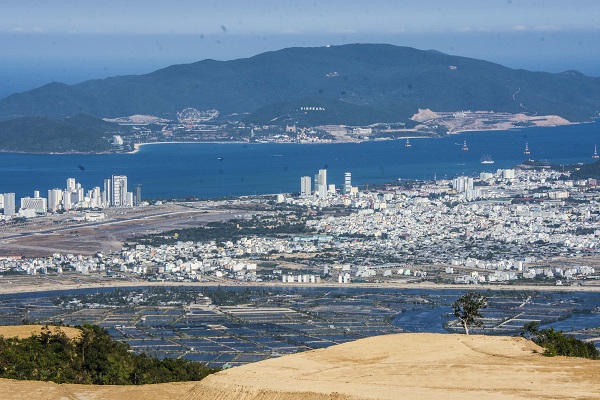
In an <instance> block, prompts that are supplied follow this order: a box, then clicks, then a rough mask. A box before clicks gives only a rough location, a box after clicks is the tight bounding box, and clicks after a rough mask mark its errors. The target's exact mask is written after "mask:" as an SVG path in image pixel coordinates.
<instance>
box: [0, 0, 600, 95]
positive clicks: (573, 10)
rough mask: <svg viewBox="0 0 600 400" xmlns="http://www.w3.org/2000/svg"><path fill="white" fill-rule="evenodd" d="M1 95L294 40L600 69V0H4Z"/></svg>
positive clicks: (226, 56) (538, 67) (230, 55)
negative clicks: (390, 46)
mask: <svg viewBox="0 0 600 400" xmlns="http://www.w3.org/2000/svg"><path fill="white" fill-rule="evenodd" d="M0 10H1V12H0V60H2V61H1V62H0V98H1V97H5V96H7V95H9V94H11V93H14V92H22V91H26V90H30V89H32V88H35V87H39V86H41V85H44V84H47V83H50V82H64V83H69V84H73V83H78V82H82V81H85V80H88V79H101V78H105V77H109V76H115V75H129V74H142V73H148V72H151V71H154V70H156V69H160V68H164V67H167V66H169V65H173V64H182V63H190V62H195V61H200V60H204V59H207V58H210V59H216V60H230V59H236V58H243V57H251V56H253V55H256V54H259V53H262V52H265V51H273V50H279V49H282V48H286V47H292V46H302V47H309V46H323V45H339V44H346V43H389V44H394V45H400V46H410V47H415V48H418V49H435V50H439V51H442V52H444V53H448V54H453V55H460V56H466V57H473V58H479V59H483V60H488V61H492V62H496V63H499V64H502V65H505V66H507V67H511V68H523V69H529V70H534V71H546V72H562V71H566V70H571V69H573V70H578V71H580V72H582V73H584V74H586V75H589V76H596V77H599V76H600V0H562V1H559V0H418V1H417V0H368V1H367V0H360V1H357V0H330V1H322V0H305V1H297V0H264V1H261V0H219V1H213V0H206V1H204V0H102V1H91V0H2V5H1V7H0Z"/></svg>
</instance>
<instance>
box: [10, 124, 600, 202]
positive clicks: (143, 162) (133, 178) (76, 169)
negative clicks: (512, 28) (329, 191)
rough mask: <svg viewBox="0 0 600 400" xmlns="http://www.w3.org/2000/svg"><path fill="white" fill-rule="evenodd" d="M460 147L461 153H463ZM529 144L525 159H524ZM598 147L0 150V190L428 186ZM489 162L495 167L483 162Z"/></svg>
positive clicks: (597, 127)
mask: <svg viewBox="0 0 600 400" xmlns="http://www.w3.org/2000/svg"><path fill="white" fill-rule="evenodd" d="M464 140H466V141H467V144H468V147H469V151H462V150H461V148H462V144H463V141H464ZM525 142H528V144H529V149H530V150H531V154H530V155H529V156H526V155H524V154H523V150H524V148H525ZM594 144H598V145H600V122H599V121H596V122H595V123H588V124H579V125H566V126H560V127H548V128H527V129H521V130H509V131H484V132H466V133H462V134H458V135H452V136H449V137H446V138H442V139H429V138H427V139H425V138H424V139H411V145H412V146H411V147H410V148H406V147H405V141H404V140H396V141H380V142H364V143H341V144H311V145H299V144H155V145H148V146H142V147H141V149H140V151H139V152H138V153H135V154H93V155H84V154H17V153H0V193H6V192H15V193H16V194H17V198H20V197H24V196H27V195H29V196H31V195H32V194H33V191H34V190H40V192H41V194H42V196H45V194H46V191H47V190H48V189H52V188H64V187H65V186H66V179H67V178H75V179H76V180H77V181H78V182H81V184H82V185H83V186H84V188H86V189H91V188H92V187H94V186H100V187H101V186H102V184H103V179H104V178H107V177H110V175H113V174H116V175H127V176H128V183H129V185H130V187H133V184H142V193H143V197H144V198H154V199H165V198H184V197H187V196H195V197H199V198H216V197H223V196H240V195H253V194H267V193H287V192H298V191H299V190H300V177H301V176H304V175H309V176H314V175H315V174H316V173H317V171H318V170H319V169H322V168H326V169H327V179H328V182H330V183H335V184H336V186H341V185H342V184H343V179H344V172H346V171H348V172H351V173H352V184H353V185H354V186H364V185H366V184H377V183H385V182H389V181H393V180H397V179H398V178H406V179H432V178H433V177H434V175H437V177H438V179H439V178H443V177H449V178H451V177H454V176H456V175H460V174H475V173H478V172H480V171H495V170H496V169H498V168H510V167H512V166H514V165H516V164H518V163H520V162H522V161H523V160H525V159H527V158H532V159H536V160H548V161H551V162H554V163H577V162H584V163H589V162H592V161H593V160H592V158H591V156H592V153H593V150H594ZM484 155H490V156H491V157H492V158H493V159H494V161H495V163H494V164H491V165H490V164H487V165H485V164H481V162H480V160H481V157H482V156H484Z"/></svg>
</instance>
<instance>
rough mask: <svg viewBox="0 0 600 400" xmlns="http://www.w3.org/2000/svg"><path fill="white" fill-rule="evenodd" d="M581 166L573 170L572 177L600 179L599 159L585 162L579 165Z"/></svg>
mask: <svg viewBox="0 0 600 400" xmlns="http://www.w3.org/2000/svg"><path fill="white" fill-rule="evenodd" d="M579 167H581V168H579V169H577V170H575V171H573V173H572V174H571V178H572V179H587V178H593V179H600V161H596V162H595V163H592V164H585V165H581V166H579Z"/></svg>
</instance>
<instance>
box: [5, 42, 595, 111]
mask: <svg viewBox="0 0 600 400" xmlns="http://www.w3.org/2000/svg"><path fill="white" fill-rule="evenodd" d="M321 98H322V101H324V102H334V103H331V104H335V105H337V106H339V107H340V112H333V113H331V114H329V115H328V117H327V118H324V119H322V120H320V121H322V122H323V123H334V122H335V121H339V117H340V116H344V115H345V112H350V111H351V110H352V109H351V106H350V105H354V106H361V107H363V109H362V111H359V113H358V114H359V115H360V114H363V116H366V115H369V114H370V113H371V112H373V113H374V114H371V115H373V116H374V117H375V116H376V117H377V118H380V117H381V118H384V119H387V118H388V117H392V116H394V117H395V116H397V121H402V120H403V119H406V118H409V117H410V116H411V115H412V114H414V113H415V112H416V111H417V110H418V108H429V109H432V110H435V111H457V110H493V111H506V112H513V113H516V112H524V111H525V112H529V113H531V114H539V115H542V114H556V115H560V116H562V117H564V118H566V119H568V120H570V121H583V120H588V119H589V118H590V117H592V116H594V115H597V112H598V110H600V78H592V77H587V76H584V75H582V74H580V73H577V72H574V71H568V72H564V73H559V74H551V73H544V72H530V71H525V70H514V69H510V68H506V67H503V66H501V65H498V64H494V63H491V62H487V61H480V60H475V59H471V58H465V57H457V56H451V55H446V54H443V53H440V52H437V51H423V50H416V49H413V48H408V47H398V46H391V45H384V44H353V45H343V46H331V47H315V48H288V49H283V50H279V51H273V52H267V53H263V54H259V55H257V56H254V57H250V58H245V59H238V60H231V61H215V60H204V61H199V62H196V63H193V64H184V65H173V66H170V67H167V68H164V69H160V70H158V71H155V72H152V73H149V74H146V75H136V76H133V75H132V76H118V77H112V78H107V79H102V80H90V81H86V82H83V83H79V84H76V85H65V84H62V83H52V84H49V85H46V86H43V87H40V88H37V89H34V90H30V91H28V92H24V93H19V94H13V95H11V96H8V97H6V98H5V99H2V100H0V119H3V120H6V119H14V118H19V117H30V116H44V117H52V118H65V117H69V116H72V115H75V114H80V113H86V114H90V115H92V116H95V117H99V118H100V117H111V118H112V117H121V116H127V115H134V114H151V115H156V116H160V117H167V118H173V117H174V116H175V115H176V112H177V111H180V110H182V109H184V108H186V107H194V108H196V109H199V110H206V109H213V108H214V109H218V110H219V111H220V112H221V115H226V114H227V113H233V112H238V113H241V112H247V113H256V114H254V115H253V116H252V117H251V120H252V121H254V122H262V123H266V122H268V118H271V117H274V116H275V117H278V116H279V115H276V114H277V113H276V111H277V110H278V109H279V110H281V113H282V114H281V115H287V114H289V113H290V111H293V110H291V108H292V106H293V105H294V104H296V102H298V101H299V100H301V99H312V100H314V101H315V102H317V99H321ZM335 102H339V103H335ZM311 105H312V104H307V106H311ZM347 105H348V106H347ZM344 109H345V111H344ZM351 114H352V113H351ZM260 116H262V117H264V119H263V118H259V117H260ZM374 117H373V118H374ZM373 118H371V119H368V118H367V119H365V118H363V117H360V118H358V121H368V122H374V121H373Z"/></svg>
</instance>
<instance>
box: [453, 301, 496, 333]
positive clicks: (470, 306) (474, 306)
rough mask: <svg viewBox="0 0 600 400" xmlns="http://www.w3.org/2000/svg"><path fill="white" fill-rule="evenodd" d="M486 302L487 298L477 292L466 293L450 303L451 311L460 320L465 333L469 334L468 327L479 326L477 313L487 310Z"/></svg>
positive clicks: (479, 316)
mask: <svg viewBox="0 0 600 400" xmlns="http://www.w3.org/2000/svg"><path fill="white" fill-rule="evenodd" d="M487 306H488V301H487V297H486V296H485V295H484V294H482V293H479V292H468V293H466V294H464V295H462V296H460V297H459V298H458V300H456V301H455V302H454V303H452V310H453V311H454V316H455V317H456V318H458V319H459V320H460V322H461V323H462V325H463V327H464V328H465V333H466V334H467V335H468V334H469V326H480V325H481V321H480V320H479V318H482V315H481V313H480V312H479V311H480V310H481V309H483V308H487Z"/></svg>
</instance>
